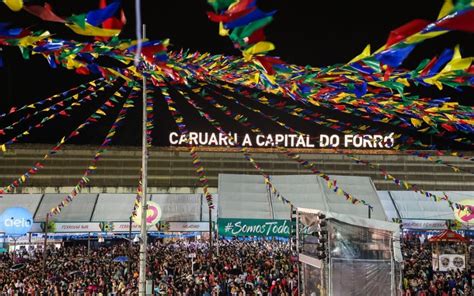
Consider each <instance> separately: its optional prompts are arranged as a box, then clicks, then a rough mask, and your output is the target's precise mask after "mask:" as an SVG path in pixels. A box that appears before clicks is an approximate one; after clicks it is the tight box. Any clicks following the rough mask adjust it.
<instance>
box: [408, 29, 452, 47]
mask: <svg viewBox="0 0 474 296" xmlns="http://www.w3.org/2000/svg"><path fill="white" fill-rule="evenodd" d="M447 32H448V31H434V32H429V33H416V34H414V35H411V36H409V37H407V39H406V40H405V43H407V44H413V43H418V42H421V41H423V40H426V39H430V38H434V37H437V36H439V35H443V34H444V33H447Z"/></svg>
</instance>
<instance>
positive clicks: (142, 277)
mask: <svg viewBox="0 0 474 296" xmlns="http://www.w3.org/2000/svg"><path fill="white" fill-rule="evenodd" d="M142 31H143V32H142V34H143V35H142V36H143V37H142V38H143V39H145V24H143V27H142ZM142 99H143V122H142V123H143V124H142V194H143V196H142V199H141V209H142V215H141V219H140V221H141V225H140V238H141V240H140V264H139V277H138V294H139V295H140V296H145V294H146V259H147V254H146V251H147V229H146V212H147V209H148V207H147V201H146V199H147V170H148V148H147V141H146V140H147V137H146V119H147V111H146V78H145V75H144V70H143V69H142Z"/></svg>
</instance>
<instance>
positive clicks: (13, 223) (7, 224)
mask: <svg viewBox="0 0 474 296" xmlns="http://www.w3.org/2000/svg"><path fill="white" fill-rule="evenodd" d="M32 226H33V215H31V213H30V212H29V211H28V210H27V209H25V208H8V209H6V210H5V211H4V212H3V213H2V215H0V231H1V232H4V233H5V234H6V235H8V236H22V235H25V234H27V233H28V231H30V229H31V227H32Z"/></svg>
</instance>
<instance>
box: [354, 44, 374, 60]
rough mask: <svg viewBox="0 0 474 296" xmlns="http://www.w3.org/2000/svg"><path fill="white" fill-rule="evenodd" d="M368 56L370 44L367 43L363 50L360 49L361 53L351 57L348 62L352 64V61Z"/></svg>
mask: <svg viewBox="0 0 474 296" xmlns="http://www.w3.org/2000/svg"><path fill="white" fill-rule="evenodd" d="M368 56H370V44H367V46H366V47H365V48H364V50H363V51H362V53H361V54H359V55H358V56H356V57H355V58H353V59H352V60H351V61H350V62H349V64H352V63H354V62H357V61H360V60H362V59H364V58H366V57H368Z"/></svg>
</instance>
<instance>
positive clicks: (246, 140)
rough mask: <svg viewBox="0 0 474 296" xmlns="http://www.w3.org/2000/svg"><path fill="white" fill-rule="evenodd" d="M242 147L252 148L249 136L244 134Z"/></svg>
mask: <svg viewBox="0 0 474 296" xmlns="http://www.w3.org/2000/svg"><path fill="white" fill-rule="evenodd" d="M242 146H252V141H251V140H250V136H249V134H245V136H244V141H243V142H242Z"/></svg>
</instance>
